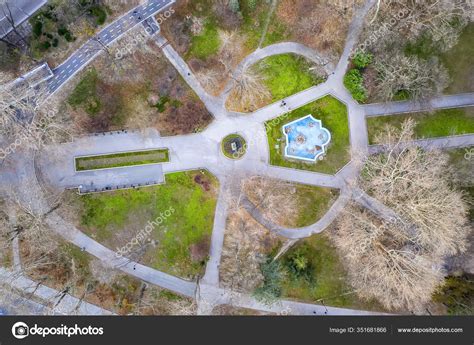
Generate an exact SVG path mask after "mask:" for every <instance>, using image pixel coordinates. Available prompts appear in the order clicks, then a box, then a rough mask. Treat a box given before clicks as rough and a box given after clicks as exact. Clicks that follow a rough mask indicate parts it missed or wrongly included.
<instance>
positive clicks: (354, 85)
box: [344, 68, 367, 102]
mask: <svg viewBox="0 0 474 345" xmlns="http://www.w3.org/2000/svg"><path fill="white" fill-rule="evenodd" d="M363 83H364V78H363V77H362V74H361V73H360V71H359V70H358V69H355V68H353V69H351V70H350V71H349V72H347V73H346V75H345V76H344V86H345V87H346V88H347V90H349V92H350V93H351V94H352V97H353V98H354V99H355V100H356V101H358V102H365V100H366V99H367V90H366V89H365V87H364V85H363Z"/></svg>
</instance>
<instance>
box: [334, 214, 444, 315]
mask: <svg viewBox="0 0 474 345" xmlns="http://www.w3.org/2000/svg"><path fill="white" fill-rule="evenodd" d="M334 241H335V244H336V246H337V248H338V249H339V250H340V252H341V254H342V257H343V258H344V262H345V266H346V269H347V271H348V275H349V279H350V282H351V284H352V286H353V287H354V288H355V289H356V290H357V292H358V294H359V296H361V297H362V298H365V299H368V300H370V299H373V298H376V299H377V300H378V301H379V302H380V303H382V305H384V306H385V307H386V308H387V309H398V310H400V309H401V310H406V309H408V310H410V311H414V312H420V311H421V310H423V306H424V305H425V303H427V302H428V301H429V300H430V298H431V294H432V292H433V291H434V290H435V288H436V287H437V286H438V285H439V284H440V283H441V282H442V279H443V272H442V271H441V269H440V265H441V259H440V257H434V256H432V255H431V253H430V252H429V251H426V250H424V249H423V248H420V247H419V246H418V245H417V244H416V243H415V242H414V241H413V239H411V238H410V236H409V235H408V234H407V233H406V232H405V231H404V229H400V227H399V226H397V225H394V224H391V223H387V222H384V221H382V220H380V219H378V218H377V217H375V216H374V215H373V214H370V213H369V212H368V211H366V210H360V209H359V208H357V207H354V206H351V207H348V208H347V209H346V211H345V212H344V213H343V216H342V217H341V219H340V220H339V222H338V226H337V231H336V236H335V237H334Z"/></svg>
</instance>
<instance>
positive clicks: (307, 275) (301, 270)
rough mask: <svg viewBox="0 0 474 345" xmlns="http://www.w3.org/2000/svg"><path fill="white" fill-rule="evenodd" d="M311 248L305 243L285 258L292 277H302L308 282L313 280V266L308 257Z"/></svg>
mask: <svg viewBox="0 0 474 345" xmlns="http://www.w3.org/2000/svg"><path fill="white" fill-rule="evenodd" d="M308 250H310V248H308V246H307V245H303V246H301V247H299V248H297V249H296V250H294V251H293V252H292V253H290V254H289V255H288V257H287V258H286V260H285V266H286V268H287V269H288V272H289V273H290V276H291V278H292V279H299V278H302V279H304V280H306V281H307V282H312V281H313V278H314V277H313V271H314V270H313V267H312V265H311V262H310V260H309V259H308V257H307V255H306V254H307V251H308Z"/></svg>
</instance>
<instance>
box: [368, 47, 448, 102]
mask: <svg viewBox="0 0 474 345" xmlns="http://www.w3.org/2000/svg"><path fill="white" fill-rule="evenodd" d="M375 68H376V70H377V72H378V83H377V88H376V92H377V94H378V95H379V97H381V98H382V99H384V100H387V101H388V100H392V99H393V98H394V96H395V95H396V94H397V93H398V92H400V91H404V92H408V93H409V94H410V96H411V97H412V98H413V99H416V100H423V99H428V98H431V97H433V96H436V95H439V94H441V93H442V91H443V90H444V89H445V88H446V87H447V85H448V82H449V76H448V72H447V70H446V68H444V67H443V66H441V65H440V64H439V62H438V60H436V59H432V60H430V61H425V60H422V59H420V58H418V57H416V56H405V55H402V54H401V53H398V54H396V55H395V56H388V55H386V56H384V58H382V59H378V60H377V61H376V64H375Z"/></svg>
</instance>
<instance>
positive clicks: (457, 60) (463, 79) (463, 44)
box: [441, 23, 474, 94]
mask: <svg viewBox="0 0 474 345" xmlns="http://www.w3.org/2000/svg"><path fill="white" fill-rule="evenodd" d="M473 56H474V23H470V24H468V25H467V27H466V28H465V29H464V31H463V33H462V34H461V36H460V37H459V41H458V43H457V44H456V45H455V46H454V47H453V48H452V49H450V50H449V51H447V52H446V53H443V54H442V55H441V61H442V62H443V64H444V65H445V66H446V67H447V68H448V71H449V74H450V77H451V80H452V82H451V84H450V85H449V86H448V88H447V89H446V90H445V93H448V94H454V93H463V92H472V91H474V77H473V75H474V63H473Z"/></svg>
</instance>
